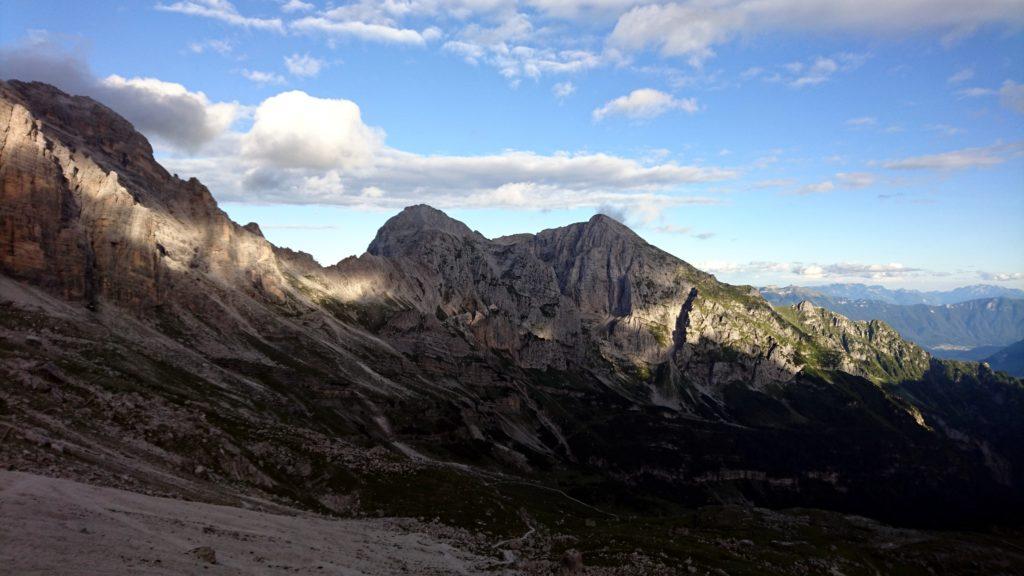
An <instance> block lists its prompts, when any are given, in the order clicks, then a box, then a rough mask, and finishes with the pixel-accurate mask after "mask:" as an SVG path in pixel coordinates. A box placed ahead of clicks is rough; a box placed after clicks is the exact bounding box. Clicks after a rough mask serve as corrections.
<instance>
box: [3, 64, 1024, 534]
mask: <svg viewBox="0 0 1024 576" xmlns="http://www.w3.org/2000/svg"><path fill="white" fill-rule="evenodd" d="M0 96H2V98H0V231H2V235H0V272H2V276H0V294H2V296H3V298H2V303H0V339H2V340H0V341H2V343H3V346H0V376H2V377H3V379H4V380H5V381H7V382H10V383H11V384H10V385H9V386H6V387H3V388H0V417H2V418H3V420H4V422H5V423H6V424H8V426H9V427H11V429H12V430H15V431H16V432H13V433H12V434H11V438H10V439H8V440H7V441H6V442H0V457H2V460H3V461H4V462H7V463H9V464H10V465H12V466H14V467H15V468H18V469H22V470H29V471H37V472H47V473H51V474H62V475H68V476H72V477H76V478H84V479H87V480H90V481H94V482H104V483H112V484H117V485H128V486H129V487H132V488H133V489H138V490H148V491H154V492H160V493H174V494H183V495H187V496H190V497H200V498H206V499H213V500H218V501H221V500H223V501H237V499H238V498H241V497H242V496H240V495H249V494H258V495H261V496H262V497H271V498H275V499H278V500H282V501H290V502H293V503H298V504H300V505H302V506H306V507H311V508H315V509H319V510H328V511H333V512H335V513H342V514H353V513H362V514H372V513H389V514H401V515H431V516H434V515H441V519H442V520H444V521H448V522H452V523H461V524H463V525H464V524H473V523H482V524H479V525H480V526H486V529H487V530H490V531H492V532H493V533H494V534H507V533H509V532H514V531H516V526H519V525H521V521H520V518H521V514H520V513H519V509H520V508H524V507H525V508H524V509H528V512H526V513H527V514H534V515H535V516H536V515H539V514H544V513H545V512H543V511H544V510H548V511H550V510H561V511H562V512H560V513H562V514H567V515H571V514H574V513H576V512H570V511H567V510H569V508H573V510H576V511H577V512H578V511H579V509H580V508H581V507H583V508H586V507H587V506H590V507H593V506H598V507H601V508H602V509H603V508H604V507H610V508H612V509H616V510H620V511H629V512H628V513H636V512H637V511H638V510H648V511H650V510H652V509H660V508H664V507H665V506H675V505H701V504H707V503H709V502H715V503H721V502H727V503H744V504H747V503H755V504H759V505H767V506H814V507H822V508H829V509H835V510H842V511H855V512H858V513H861V514H868V515H873V516H876V517H879V518H883V519H887V520H892V521H899V522H905V523H914V524H926V525H930V524H935V523H939V522H943V523H946V524H951V525H960V526H966V525H969V524H972V523H976V522H990V521H993V520H995V521H1013V520H1014V519H1017V518H1019V512H1020V511H1022V500H1024V498H1022V487H1024V454H1022V453H1021V451H1020V448H1019V447H1020V446H1024V429H1022V428H1021V426H1022V424H1021V422H1020V419H1019V418H1017V415H1019V414H1020V408H1021V402H1022V398H1024V389H1022V386H1021V383H1020V382H1019V381H1016V380H1012V379H1009V378H1007V377H1005V376H1001V375H997V374H994V373H992V371H991V370H989V369H987V368H986V367H984V366H982V365H977V364H971V365H968V364H963V365H961V364H956V365H953V364H946V363H942V362H938V361H936V360H934V359H931V358H930V357H929V356H928V354H927V353H925V352H924V351H923V350H921V349H920V348H918V347H916V346H914V345H912V344H909V343H907V342H905V341H903V340H902V339H900V338H899V336H898V335H897V334H896V333H895V332H894V331H893V330H892V329H891V328H889V327H888V326H886V325H885V324H883V323H881V322H870V323H866V322H855V321H851V320H848V319H846V318H844V317H842V316H839V315H836V314H834V313H831V312H828V311H827V310H823V309H820V308H817V307H815V306H812V305H810V304H809V303H803V304H800V305H798V306H796V307H792V308H783V309H778V310H777V309H775V308H773V307H772V306H771V305H770V304H769V303H768V302H766V301H765V300H764V299H763V298H761V296H760V295H759V294H758V293H757V291H756V290H754V289H753V288H750V287H736V286H729V285H726V284H722V283H720V282H718V281H717V280H716V279H715V278H714V277H713V276H711V275H708V274H706V273H703V272H701V271H699V270H696V269H695V268H693V267H692V266H690V265H689V264H687V263H685V262H683V261H681V260H679V259H677V258H675V257H673V256H671V255H670V254H667V253H665V252H663V251H661V250H659V249H657V248H655V247H653V246H651V245H649V244H647V243H646V242H644V241H643V239H641V238H640V237H639V236H637V235H636V234H634V233H633V232H632V231H630V230H629V229H628V228H626V227H625V226H623V225H622V224H620V223H618V222H615V221H614V220H612V219H610V218H608V217H605V216H595V217H594V218H592V219H591V220H590V221H588V222H585V223H579V224H574V225H571V226H567V227H563V228H557V229H552V230H545V231H542V232H540V233H538V234H535V235H534V234H522V235H516V236H511V237H504V238H496V239H488V238H485V237H484V236H482V235H481V234H479V233H477V232H473V231H472V230H470V229H469V228H468V227H467V226H466V225H464V224H462V223H460V222H457V221H455V220H452V219H451V218H448V217H447V216H446V215H445V214H443V213H442V212H439V211H437V210H434V209H432V208H430V207H427V206H415V207H410V208H407V209H405V210H404V211H402V212H401V213H400V214H398V215H397V216H395V217H394V218H392V219H391V220H390V221H389V222H388V223H387V224H386V225H385V226H384V227H383V228H382V229H381V230H380V231H379V232H378V234H377V237H376V238H375V239H374V240H373V241H372V243H371V244H370V246H369V249H368V251H367V253H365V254H363V255H362V256H360V257H358V258H349V259H346V260H343V261H341V262H339V263H337V264H335V265H333V266H329V267H321V266H320V265H319V264H317V263H316V262H315V261H314V260H313V259H312V258H311V257H309V256H308V255H305V254H302V253H296V252H292V251H290V250H287V249H283V248H279V247H275V246H273V245H271V244H270V243H269V242H267V240H266V239H264V238H263V236H262V234H261V233H260V232H259V227H258V226H257V225H252V224H250V225H246V226H244V227H243V226H239V225H237V224H235V223H233V222H231V221H230V219H228V218H227V217H226V215H225V214H224V213H223V212H221V211H220V210H219V209H218V208H217V206H216V203H215V202H214V201H213V199H212V197H211V196H210V193H209V191H207V190H206V188H205V187H203V186H202V185H201V184H200V183H199V182H197V181H195V180H189V181H183V180H180V179H178V178H177V177H176V176H173V175H170V174H168V173H167V172H166V171H164V170H163V169H162V168H161V167H160V166H159V165H158V164H157V163H156V162H155V161H154V160H153V158H152V155H151V150H150V148H149V145H148V144H147V143H146V142H145V140H144V139H143V138H142V137H141V136H139V135H138V134H137V133H135V132H134V131H133V130H132V128H131V126H130V125H129V124H128V123H127V122H125V121H124V120H123V119H121V118H119V117H117V116H116V115H115V114H113V113H112V112H111V111H110V110H108V109H106V108H105V107H103V106H102V105H100V104H98V103H96V102H94V101H92V100H90V99H88V98H81V97H72V96H68V95H66V94H63V93H61V92H60V91H58V90H56V89H54V88H52V87H49V86H46V85H42V84H26V83H20V82H15V81H11V82H6V83H3V84H0ZM496 486H504V487H503V488H497V487H496ZM510 486H518V487H519V488H516V489H514V490H513V489H512V488H509V487H510ZM527 486H530V487H533V488H526V487H527ZM439 494H441V496H439ZM552 494H554V495H555V496H552ZM570 494H571V495H572V496H571V498H570V497H569V495H570ZM444 495H448V496H450V499H445V498H446V496H444ZM562 496H564V497H565V498H564V499H563V498H562ZM437 498H442V499H444V501H443V503H442V504H438V503H437ZM430 499H434V500H430ZM553 501H554V503H553ZM587 509H588V510H591V508H587ZM481 511H484V512H483V513H482V512H481ZM531 511H532V512H531ZM610 514H611V513H610ZM551 520H552V522H553V521H554V519H553V518H552V519H551ZM476 525H477V524H474V526H476ZM527 525H528V527H529V526H533V524H531V523H530V522H527ZM552 525H554V524H552Z"/></svg>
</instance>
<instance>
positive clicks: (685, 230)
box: [654, 224, 715, 240]
mask: <svg viewBox="0 0 1024 576" xmlns="http://www.w3.org/2000/svg"><path fill="white" fill-rule="evenodd" d="M654 230H655V231H657V232H661V233H662V234H679V235H681V236H691V237H693V238H696V239H698V240H709V239H711V238H713V237H714V236H715V233H714V232H697V231H695V230H694V229H693V228H691V227H689V226H677V225H675V224H663V225H661V226H655V227H654Z"/></svg>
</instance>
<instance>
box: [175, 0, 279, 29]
mask: <svg viewBox="0 0 1024 576" xmlns="http://www.w3.org/2000/svg"><path fill="white" fill-rule="evenodd" d="M156 9H157V10H163V11H165V12H177V13H179V14H187V15H189V16H201V17H203V18H212V19H214V20H220V21H221V22H224V23H227V24H230V25H232V26H239V27H242V28H252V29H258V30H272V31H274V32H284V24H283V23H282V22H281V19H280V18H254V17H251V16H243V15H242V14H240V13H239V12H238V9H237V8H235V6H234V4H232V3H231V2H228V0H190V1H186V2H174V3H173V4H157V5H156Z"/></svg>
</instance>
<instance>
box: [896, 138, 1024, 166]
mask: <svg viewBox="0 0 1024 576" xmlns="http://www.w3.org/2000/svg"><path fill="white" fill-rule="evenodd" d="M1022 149H1024V142H1014V143H1010V144H995V145H992V146H985V147H980V148H963V149H961V150H952V151H949V152H942V153H939V154H928V155H925V156H911V157H908V158H902V159H899V160H890V161H888V162H885V163H883V164H882V166H884V167H885V168H888V169H890V170H939V171H953V170H968V169H971V168H985V167H989V166H995V165H997V164H1002V163H1003V162H1006V160H1007V159H1008V158H1010V157H1012V156H1016V155H1019V154H1020V152H1021V150H1022Z"/></svg>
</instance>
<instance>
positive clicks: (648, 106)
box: [591, 88, 698, 121]
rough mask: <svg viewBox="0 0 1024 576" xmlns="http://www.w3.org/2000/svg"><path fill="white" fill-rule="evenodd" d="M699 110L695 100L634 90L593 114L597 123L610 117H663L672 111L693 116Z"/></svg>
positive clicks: (649, 89)
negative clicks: (679, 111) (680, 111)
mask: <svg viewBox="0 0 1024 576" xmlns="http://www.w3.org/2000/svg"><path fill="white" fill-rule="evenodd" d="M697 109H698V107H697V100H696V99H694V98H682V99H680V98H676V97H675V96H672V95H671V94H666V93H665V92H661V91H659V90H655V89H653V88H640V89H638V90H633V91H632V92H630V93H629V94H627V95H625V96H619V97H618V98H615V99H614V100H609V101H608V102H606V103H605V104H604V106H601V107H600V108H597V109H595V110H594V111H593V112H592V114H591V115H592V117H593V118H594V120H595V121H601V120H604V119H605V118H607V117H609V116H625V117H627V118H632V119H645V118H654V117H656V116H661V115H662V114H665V113H666V112H670V111H672V110H682V111H684V112H688V113H690V114H693V113H694V112H696V111H697Z"/></svg>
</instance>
